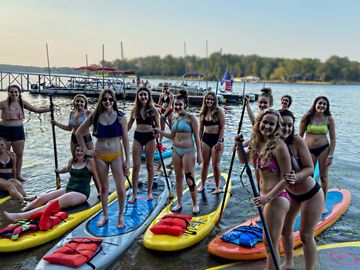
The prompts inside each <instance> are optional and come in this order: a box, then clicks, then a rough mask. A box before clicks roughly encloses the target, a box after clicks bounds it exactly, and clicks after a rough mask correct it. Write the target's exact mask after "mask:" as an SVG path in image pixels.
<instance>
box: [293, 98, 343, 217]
mask: <svg viewBox="0 0 360 270" xmlns="http://www.w3.org/2000/svg"><path fill="white" fill-rule="evenodd" d="M305 133H306V137H305V142H306V144H307V146H308V147H309V150H310V153H311V157H312V160H313V163H314V164H316V161H318V162H319V169H320V181H321V188H322V190H323V192H324V201H326V195H327V191H328V189H329V180H328V172H329V166H330V165H331V164H332V160H333V156H334V151H335V145H336V138H335V122H334V118H333V117H332V116H331V113H330V103H329V100H328V98H327V97H324V96H320V97H317V98H316V99H315V100H314V103H313V105H312V106H311V108H310V110H309V111H308V112H306V113H305V114H304V115H303V117H302V119H301V122H300V129H299V135H300V136H301V137H304V134H305ZM328 133H329V137H330V143H329V141H328V139H327V134H328ZM323 212H324V213H326V212H327V210H326V209H325V206H324V210H323Z"/></svg>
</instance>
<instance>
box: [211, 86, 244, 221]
mask: <svg viewBox="0 0 360 270" xmlns="http://www.w3.org/2000/svg"><path fill="white" fill-rule="evenodd" d="M245 85H246V81H245V80H244V85H243V97H244V96H245ZM245 104H246V102H243V107H242V111H241V117H240V122H239V127H238V131H237V134H240V131H241V128H242V123H243V119H244V113H245V106H246V105H245ZM235 153H236V147H235V145H234V147H233V152H232V156H231V162H230V168H229V173H228V177H227V180H226V185H225V193H224V197H223V200H222V202H221V209H220V215H219V219H218V221H217V222H216V224H219V223H220V221H221V218H222V214H223V212H224V207H225V201H226V195H227V193H228V189H229V183H230V179H231V171H232V167H233V164H234V160H235Z"/></svg>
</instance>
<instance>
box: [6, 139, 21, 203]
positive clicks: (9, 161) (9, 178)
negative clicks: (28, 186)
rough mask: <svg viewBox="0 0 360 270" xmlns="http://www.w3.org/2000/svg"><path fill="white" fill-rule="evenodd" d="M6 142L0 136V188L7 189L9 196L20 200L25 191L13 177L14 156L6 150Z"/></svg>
mask: <svg viewBox="0 0 360 270" xmlns="http://www.w3.org/2000/svg"><path fill="white" fill-rule="evenodd" d="M7 145H8V142H7V141H6V140H5V139H4V138H1V137H0V166H1V167H0V190H4V191H7V192H8V193H9V194H10V196H11V198H13V199H18V200H22V199H24V197H25V196H26V192H25V190H24V188H23V186H22V184H21V183H20V181H19V180H17V179H16V178H14V175H15V171H16V156H15V154H14V153H12V152H10V151H8V150H7Z"/></svg>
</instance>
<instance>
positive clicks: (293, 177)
mask: <svg viewBox="0 0 360 270" xmlns="http://www.w3.org/2000/svg"><path fill="white" fill-rule="evenodd" d="M285 181H286V182H287V183H288V184H290V185H294V184H296V183H298V182H299V181H300V179H299V178H298V175H297V174H296V173H295V171H291V172H290V173H288V174H285Z"/></svg>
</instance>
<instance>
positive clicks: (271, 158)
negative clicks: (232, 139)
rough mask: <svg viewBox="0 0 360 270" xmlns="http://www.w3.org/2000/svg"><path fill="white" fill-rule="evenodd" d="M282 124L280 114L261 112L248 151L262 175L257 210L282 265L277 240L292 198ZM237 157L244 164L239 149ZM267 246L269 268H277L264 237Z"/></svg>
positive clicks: (267, 110) (289, 168)
mask: <svg viewBox="0 0 360 270" xmlns="http://www.w3.org/2000/svg"><path fill="white" fill-rule="evenodd" d="M281 122H282V120H281V116H280V114H279V112H278V111H276V110H273V109H266V110H264V111H262V112H261V113H260V114H259V115H258V116H257V118H256V120H255V124H254V126H253V131H252V135H251V138H250V141H249V147H248V150H247V152H248V154H249V160H250V161H251V162H253V164H254V167H255V169H258V170H259V176H260V178H259V180H260V181H259V189H260V196H259V197H256V198H254V202H255V204H256V206H258V207H259V206H262V205H263V206H264V216H265V221H266V224H267V226H268V229H269V232H270V236H271V241H272V244H273V246H274V248H275V253H276V257H277V261H278V262H280V256H279V244H278V241H279V239H280V234H281V231H282V228H283V224H284V220H285V216H286V213H287V211H288V210H289V207H290V198H289V195H288V194H287V192H286V191H285V188H286V187H287V185H288V183H287V182H286V180H285V177H284V176H285V175H286V174H289V173H290V171H291V162H290V155H289V151H288V149H287V147H286V144H285V143H284V141H283V140H282V139H281V135H282V132H281ZM240 137H241V136H237V137H236V139H237V140H239V139H240ZM238 156H239V160H240V162H242V163H243V162H244V160H243V157H242V154H241V151H240V149H238ZM264 243H265V246H266V254H267V256H266V265H267V266H266V269H274V267H275V266H274V262H273V260H272V257H271V255H270V250H269V247H268V245H267V241H266V237H265V235H264Z"/></svg>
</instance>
